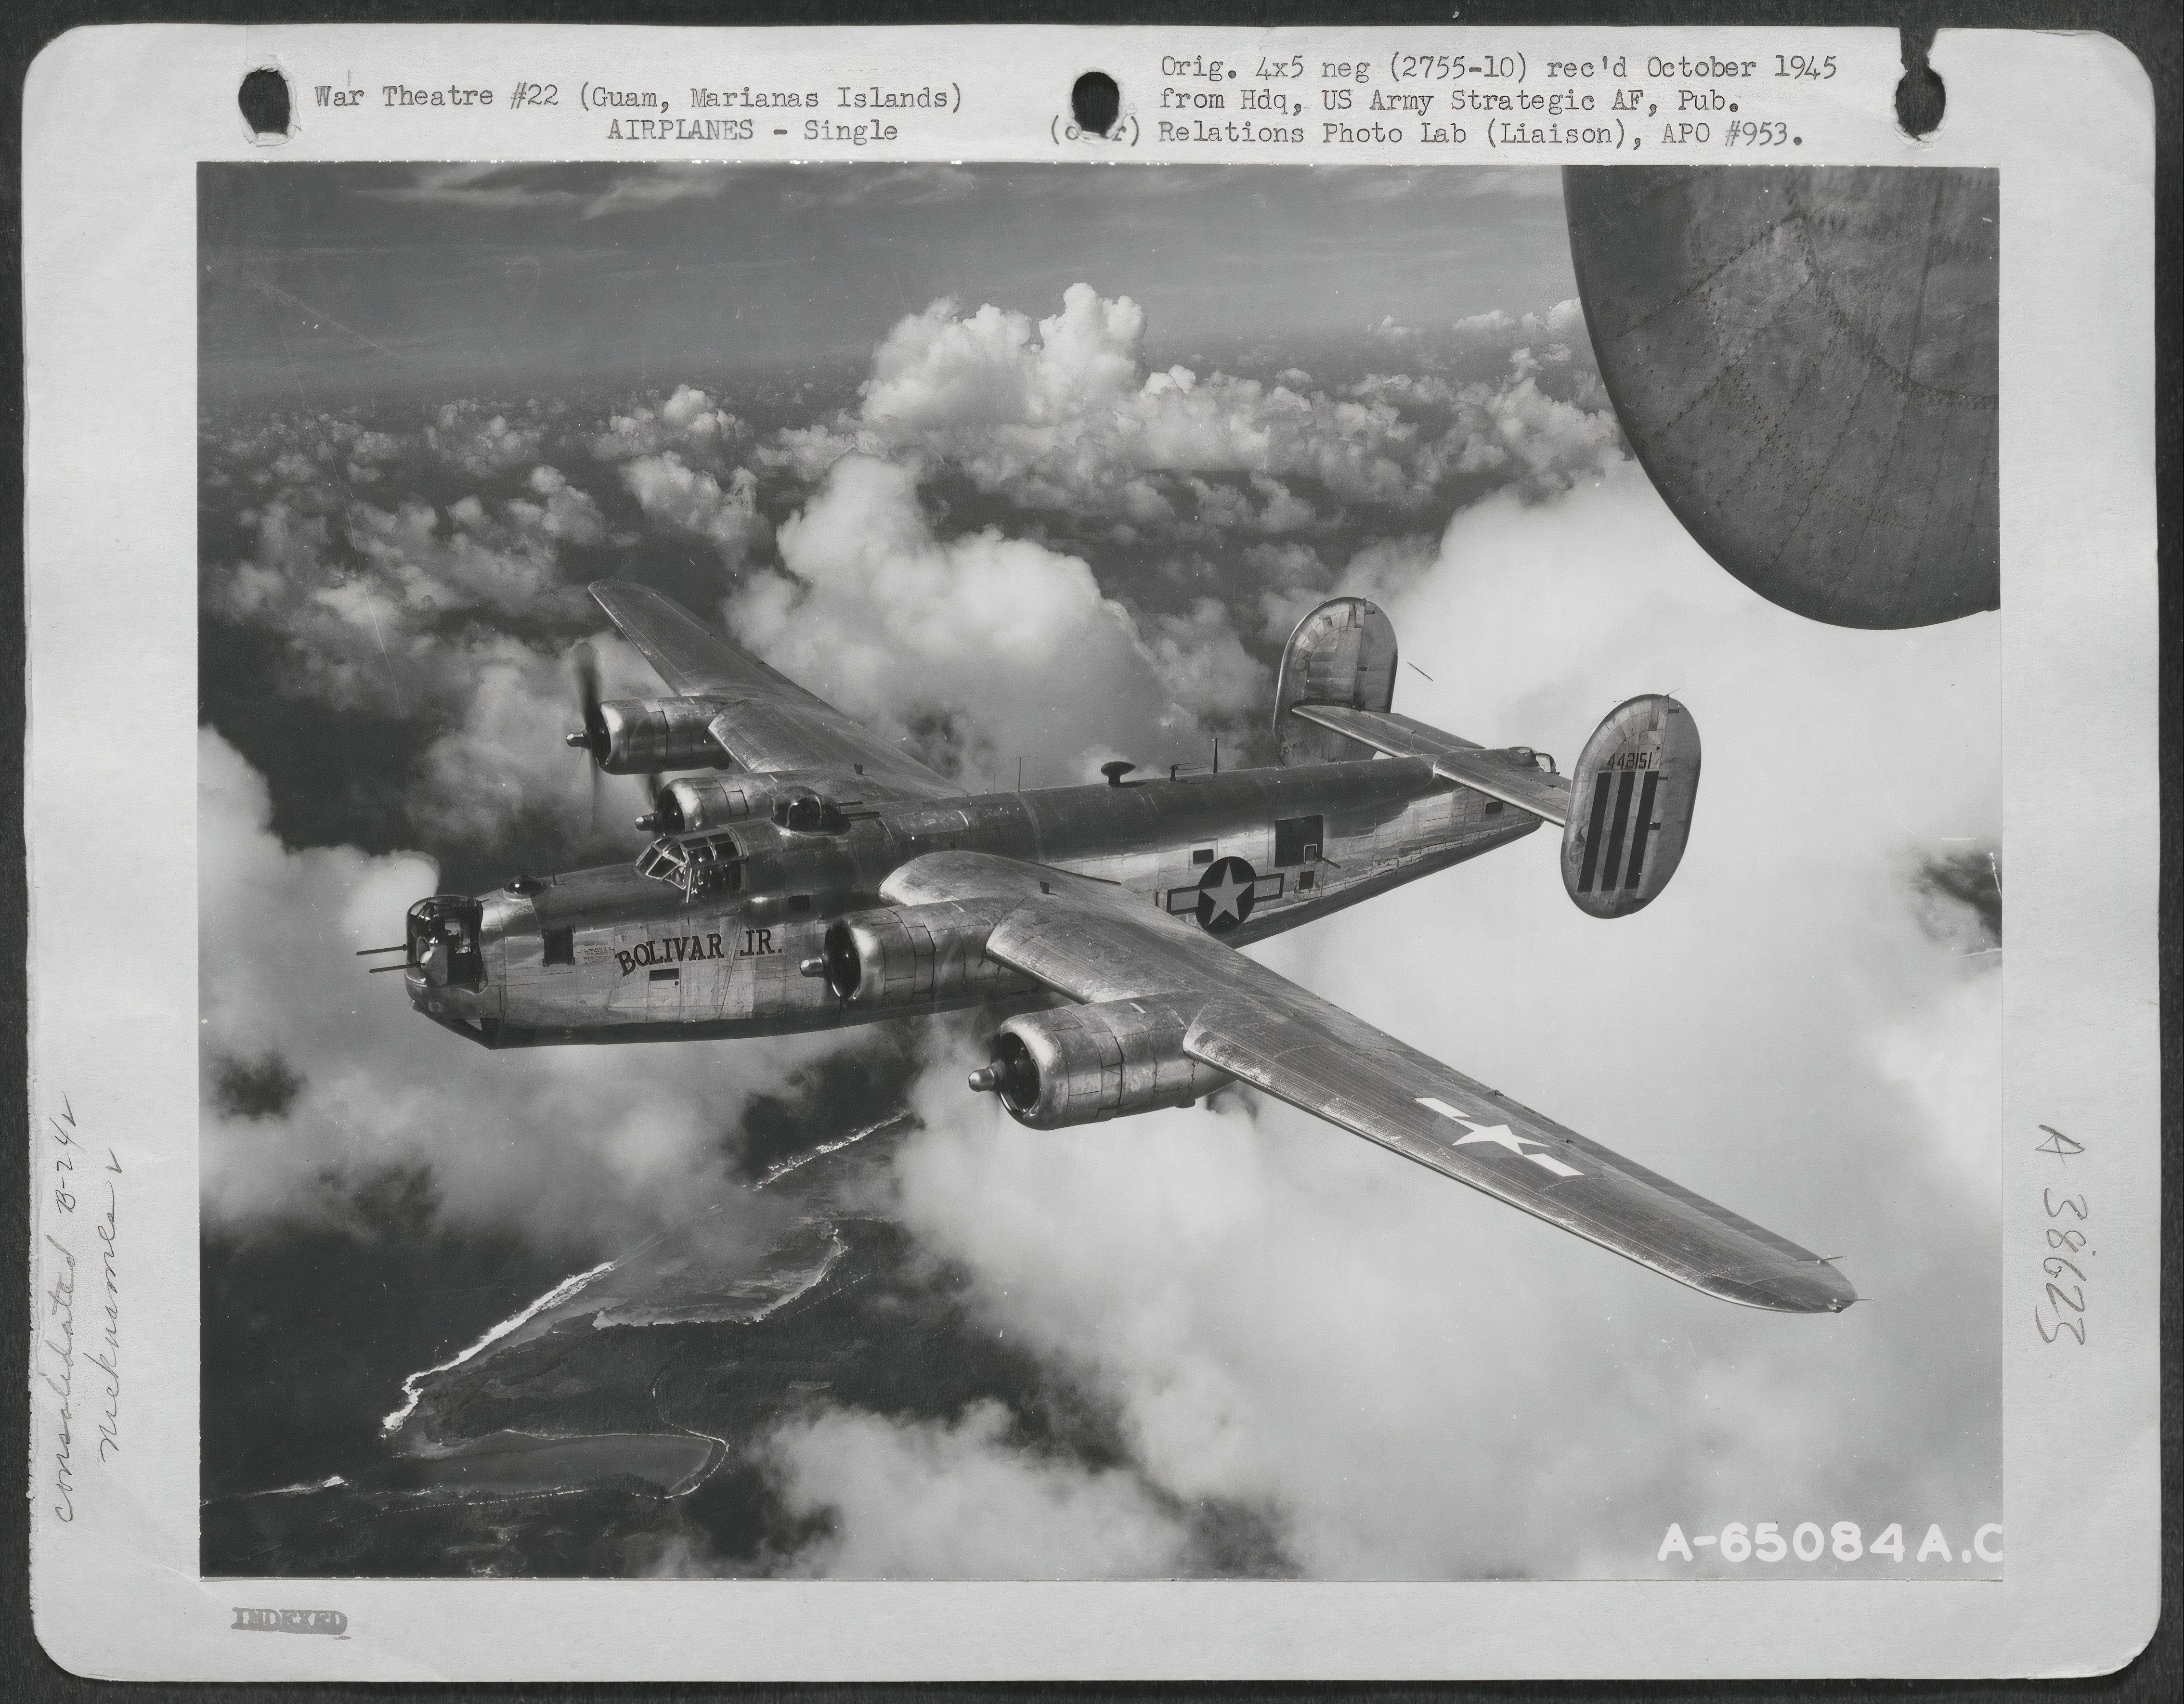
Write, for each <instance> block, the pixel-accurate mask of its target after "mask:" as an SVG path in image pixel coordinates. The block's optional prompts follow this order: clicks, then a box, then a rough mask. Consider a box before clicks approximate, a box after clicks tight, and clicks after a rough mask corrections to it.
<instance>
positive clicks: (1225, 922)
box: [1198, 858, 1259, 935]
mask: <svg viewBox="0 0 2184 1704" xmlns="http://www.w3.org/2000/svg"><path fill="white" fill-rule="evenodd" d="M1258 882H1259V877H1258V873H1257V872H1256V871H1254V870H1253V869H1252V868H1251V866H1250V865H1249V864H1247V863H1245V861H1244V860H1242V859H1241V858H1223V859H1222V860H1219V861H1218V862H1217V863H1216V864H1214V865H1213V866H1212V867H1211V868H1209V869H1208V870H1207V871H1206V873H1205V875H1203V876H1201V877H1200V878H1199V882H1198V925H1199V927H1201V928H1202V929H1204V930H1205V931H1206V933H1209V934H1214V935H1225V934H1227V933H1229V930H1231V929H1233V928H1235V927H1237V926H1238V925H1240V924H1241V923H1242V922H1244V920H1245V918H1246V917H1248V916H1251V905H1252V902H1253V900H1254V899H1255V898H1256V889H1257V887H1258Z"/></svg>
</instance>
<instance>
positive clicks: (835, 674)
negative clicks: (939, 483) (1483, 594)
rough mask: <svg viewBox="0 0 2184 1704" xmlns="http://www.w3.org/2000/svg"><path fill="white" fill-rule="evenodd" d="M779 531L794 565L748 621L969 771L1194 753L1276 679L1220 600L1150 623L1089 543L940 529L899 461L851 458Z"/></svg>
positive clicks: (940, 757)
mask: <svg viewBox="0 0 2184 1704" xmlns="http://www.w3.org/2000/svg"><path fill="white" fill-rule="evenodd" d="M779 543H780V549H781V555H782V560H783V562H784V563H785V564H786V565H787V567H788V574H787V575H783V574H776V573H770V572H769V573H761V574H759V575H756V576H753V577H751V578H750V579H749V580H748V581H747V582H746V583H745V584H744V587H742V588H741V589H739V590H738V592H737V593H736V594H735V596H734V597H733V599H731V600H730V602H729V605H728V613H729V616H730V620H731V621H732V624H733V626H734V627H735V629H736V631H737V632H738V633H739V634H741V636H742V637H743V638H744V640H745V641H746V642H747V643H749V644H751V645H752V646H753V647H755V649H757V650H758V651H759V652H760V654H762V655H764V656H765V657H766V659H767V660H768V661H770V662H772V664H773V665H775V666H776V667H777V668H780V669H782V670H783V671H785V672H787V673H788V674H789V675H790V676H791V677H794V679H796V680H799V681H800V682H804V683H805V684H806V685H808V686H810V687H811V688H812V689H813V690H814V691H816V692H817V693H820V694H821V696H822V697H824V698H826V699H827V700H828V701H829V702H830V703H833V704H838V705H839V706H840V707H841V708H842V709H843V710H847V711H848V712H849V713H850V715H852V716H861V717H866V718H869V719H871V720H872V721H875V722H877V723H878V724H879V725H881V726H884V727H890V728H893V729H895V730H898V731H900V732H903V733H905V734H906V735H911V736H915V737H917V742H918V745H919V749H921V750H922V753H923V754H924V755H927V756H928V757H929V758H931V759H932V760H934V761H935V762H937V763H938V764H939V765H941V766H944V767H945V768H947V769H949V770H950V771H954V772H957V773H961V774H962V775H964V776H965V777H967V778H971V779H978V780H983V782H987V783H989V784H996V785H998V784H1005V777H1013V774H1014V760H1015V759H1016V757H1017V755H1025V756H1028V758H1030V759H1031V760H1032V761H1031V766H1030V773H1031V774H1032V775H1033V776H1034V777H1037V778H1038V779H1039V781H1041V782H1045V783H1047V784H1055V783H1058V782H1061V781H1062V780H1064V779H1083V778H1086V777H1089V775H1091V774H1092V773H1094V772H1095V771H1096V767H1097V765H1098V763H1099V762H1100V760H1101V759H1102V758H1104V757H1106V756H1111V755H1114V754H1116V753H1117V752H1121V753H1124V754H1127V755H1131V756H1134V757H1135V758H1137V759H1138V760H1139V761H1141V762H1142V761H1152V762H1166V761H1175V760H1184V759H1190V758H1195V757H1196V756H1197V755H1198V751H1199V744H1200V741H1201V736H1202V735H1203V734H1204V733H1205V732H1206V720H1202V719H1212V720H1217V719H1219V718H1221V717H1223V716H1227V715H1230V714H1234V713H1236V712H1239V711H1241V710H1244V709H1245V708H1246V707H1248V706H1251V705H1253V704H1255V702H1256V700H1258V699H1261V698H1262V697H1263V694H1264V693H1265V690H1266V679H1265V669H1264V667H1263V665H1259V664H1257V663H1256V662H1255V661H1254V660H1252V659H1251V658H1250V657H1249V656H1247V655H1245V654H1244V652H1243V651H1242V649H1241V648H1240V645H1239V644H1238V643H1237V641H1236V638H1235V636H1234V632H1232V631H1231V630H1229V628H1228V626H1227V624H1226V621H1225V620H1224V619H1223V616H1222V614H1221V611H1220V610H1219V609H1218V607H1217V606H1212V605H1206V604H1201V606H1199V607H1198V608H1197V609H1196V610H1195V611H1194V612H1193V613H1192V614H1191V615H1190V616H1188V617H1185V618H1183V619H1180V620H1176V621H1168V622H1165V623H1162V624H1158V625H1157V626H1156V631H1155V634H1154V636H1153V638H1151V640H1150V641H1149V640H1148V639H1147V638H1146V637H1145V635H1144V634H1142V633H1141V632H1139V628H1138V626H1137V624H1136V623H1135V622H1134V621H1133V619H1132V617H1131V615H1130V614H1129V612H1128V610H1126V609H1124V608H1123V605H1122V604H1119V603H1117V602H1116V601H1115V600H1113V599H1109V598H1106V597H1105V596H1103V595H1102V594H1101V593H1100V586H1099V582H1097V580H1095V577H1094V576H1093V574H1092V571H1091V569H1090V568H1089V566H1087V565H1086V564H1085V563H1084V560H1082V559H1081V558H1078V557H1075V556H1068V555H1063V554H1060V553H1057V552H1056V551H1053V550H1050V549H1046V548H1045V547H1044V546H1042V545H1039V544H1037V543H1032V542H1030V541H1028V540H1025V539H1012V538H1008V537H1004V536H1003V535H1002V534H1001V533H1000V532H998V531H997V530H995V529H992V528H989V529H987V530H985V531H983V532H974V533H969V534H965V535H963V536H961V537H953V538H943V537H939V535H938V534H937V533H936V532H934V530H933V526H932V523H931V521H929V520H928V517H927V515H926V514H925V512H924V511H923V510H922V508H921V506H920V504H919V502H918V497H917V486H916V482H915V480H914V478H913V476H912V475H911V472H910V471H908V470H907V469H905V468H903V467H901V466H899V465H895V464H893V463H890V462H885V461H880V460H876V459H872V458H870V457H866V456H861V455H853V456H848V457H845V458H844V459H842V460H840V461H838V462H837V463H836V464H835V465H834V466H833V469H832V470H831V471H829V472H828V474H827V477H826V479H825V481H824V482H823V483H822V486H821V487H820V488H819V490H818V491H817V492H816V493H814V495H813V497H812V498H811V501H810V502H809V503H808V504H806V505H805V508H804V509H803V510H801V511H800V512H799V514H797V515H794V516H792V517H791V518H790V519H789V520H788V521H787V522H786V523H784V524H783V526H782V528H781V532H780V540H779ZM792 576H793V577H792ZM1056 771H1062V772H1056Z"/></svg>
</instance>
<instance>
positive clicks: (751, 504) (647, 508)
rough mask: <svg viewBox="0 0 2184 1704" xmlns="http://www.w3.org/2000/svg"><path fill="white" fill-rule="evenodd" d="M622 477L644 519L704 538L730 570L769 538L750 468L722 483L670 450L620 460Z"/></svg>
mask: <svg viewBox="0 0 2184 1704" xmlns="http://www.w3.org/2000/svg"><path fill="white" fill-rule="evenodd" d="M621 482H622V484H623V486H624V487H627V490H628V492H629V494H630V495H631V496H632V497H633V498H636V499H637V505H638V508H639V509H641V510H643V511H644V514H645V516H646V518H647V519H649V520H651V521H657V522H659V523H660V525H662V526H669V527H672V528H674V529H676V530H677V531H679V532H688V533H694V534H695V535H696V536H697V537H700V538H703V539H705V541H706V542H707V543H710V544H711V545H712V546H713V548H714V549H716V550H718V551H719V552H720V553H721V560H722V561H723V562H724V563H725V564H726V565H727V566H728V567H729V568H731V569H734V568H738V567H740V566H742V565H743V563H744V560H745V559H746V558H747V557H748V556H749V555H750V554H752V553H753V552H754V551H757V550H762V549H765V547H766V544H767V543H770V542H771V541H772V537H773V528H772V526H770V525H769V524H768V523H767V522H766V518H765V517H764V516H763V515H760V513H759V512H758V477H757V476H756V475H755V474H754V473H752V472H751V471H750V470H749V468H745V467H739V468H738V469H736V470H735V471H734V472H733V473H732V474H731V475H729V476H728V481H727V486H726V487H725V488H724V487H722V486H721V482H720V481H718V480H716V479H715V478H714V477H713V476H712V475H711V474H710V473H705V472H703V471H699V469H696V468H694V467H692V466H690V465H688V463H686V462H685V461H684V460H683V459H682V457H681V456H680V455H678V454H676V453H675V452H674V451H673V450H662V451H661V452H660V454H657V455H641V456H638V458H637V459H634V460H632V461H628V462H625V463H624V464H623V465H622V470H621Z"/></svg>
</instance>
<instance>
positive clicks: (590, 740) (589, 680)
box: [563, 641, 663, 828]
mask: <svg viewBox="0 0 2184 1704" xmlns="http://www.w3.org/2000/svg"><path fill="white" fill-rule="evenodd" d="M570 655H571V660H572V662H573V663H574V665H575V667H576V671H577V712H578V714H579V716H581V717H582V721H583V727H581V728H579V729H578V730H577V732H574V733H571V734H567V735H565V736H564V737H563V738H564V743H565V744H567V746H568V747H569V749H571V750H572V751H581V752H583V753H585V754H586V755H588V756H589V757H590V758H591V760H592V766H591V767H592V813H591V821H592V826H593V827H594V828H596V827H599V787H600V784H601V777H603V776H604V774H605V772H606V771H605V768H604V765H605V763H606V760H607V757H608V755H609V754H610V752H611V751H612V750H613V748H614V737H613V735H612V734H611V733H610V732H608V729H607V721H606V718H605V716H602V715H601V714H600V713H599V653H598V652H597V651H595V650H593V649H592V647H591V645H590V644H589V643H588V642H583V641H579V642H578V643H577V648H576V649H575V650H574V651H572V652H571V654H570ZM642 779H643V785H644V798H645V802H646V803H647V804H648V805H653V804H656V803H657V801H658V799H659V796H660V782H661V781H662V779H663V777H662V776H661V775H660V773H659V772H658V771H655V772H654V773H652V774H650V775H647V776H644V777H642ZM644 826H645V824H644V822H643V821H642V820H640V821H639V823H638V827H644Z"/></svg>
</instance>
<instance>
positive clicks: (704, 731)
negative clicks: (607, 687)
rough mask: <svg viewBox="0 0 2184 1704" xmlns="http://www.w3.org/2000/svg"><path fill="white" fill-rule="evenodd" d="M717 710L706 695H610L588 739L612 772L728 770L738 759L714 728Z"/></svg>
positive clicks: (641, 773) (623, 773)
mask: <svg viewBox="0 0 2184 1704" xmlns="http://www.w3.org/2000/svg"><path fill="white" fill-rule="evenodd" d="M719 714H720V710H719V708H718V707H717V706H716V705H713V704H707V703H706V702H705V700H704V699H607V700H606V702H605V703H604V704H601V705H599V726H598V727H597V728H595V729H593V731H592V732H590V733H589V734H588V737H587V738H588V740H589V741H590V743H591V751H592V755H593V757H594V758H595V759H597V760H598V762H599V767H600V768H601V769H604V771H606V772H607V773H608V774H609V775H649V774H651V773H652V772H654V771H657V770H662V769H726V768H728V767H730V766H732V765H733V762H734V760H733V758H731V757H730V756H729V755H727V752H725V751H723V750H722V749H721V747H720V744H719V743H718V742H717V741H716V740H715V739H714V738H713V736H712V732H711V730H710V724H711V722H712V720H713V718H714V717H715V716H718V715H719ZM575 738H576V737H575V736H574V735H571V739H572V740H574V739H575Z"/></svg>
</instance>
